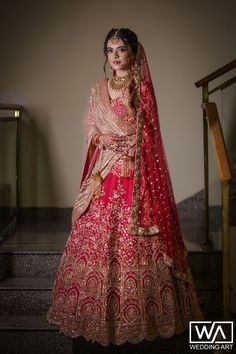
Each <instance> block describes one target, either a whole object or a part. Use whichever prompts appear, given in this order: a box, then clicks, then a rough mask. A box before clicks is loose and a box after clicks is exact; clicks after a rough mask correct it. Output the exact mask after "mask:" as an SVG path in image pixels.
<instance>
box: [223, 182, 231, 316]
mask: <svg viewBox="0 0 236 354" xmlns="http://www.w3.org/2000/svg"><path fill="white" fill-rule="evenodd" d="M222 217H223V230H222V245H223V318H224V319H225V320H227V319H229V318H230V316H231V313H230V311H231V310H230V309H231V285H230V229H229V184H228V183H222Z"/></svg>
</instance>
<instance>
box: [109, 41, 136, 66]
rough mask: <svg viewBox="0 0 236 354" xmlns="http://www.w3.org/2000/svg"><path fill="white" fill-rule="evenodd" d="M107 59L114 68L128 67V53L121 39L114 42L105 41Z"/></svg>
mask: <svg viewBox="0 0 236 354" xmlns="http://www.w3.org/2000/svg"><path fill="white" fill-rule="evenodd" d="M107 59H108V62H109V64H110V66H111V67H112V69H115V70H127V69H129V67H130V53H129V50H128V48H127V47H126V46H125V44H124V42H123V40H122V39H119V41H118V42H117V43H116V44H114V43H112V42H111V41H110V40H109V41H108V43H107Z"/></svg>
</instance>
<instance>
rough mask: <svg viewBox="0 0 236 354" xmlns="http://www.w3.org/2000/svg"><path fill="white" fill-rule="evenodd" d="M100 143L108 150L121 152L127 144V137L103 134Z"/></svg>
mask: <svg viewBox="0 0 236 354" xmlns="http://www.w3.org/2000/svg"><path fill="white" fill-rule="evenodd" d="M98 141H99V144H101V145H103V146H104V147H105V148H106V149H109V150H113V151H116V152H121V151H122V149H123V146H124V143H125V137H124V136H119V135H117V134H101V135H100V136H99V139H98Z"/></svg>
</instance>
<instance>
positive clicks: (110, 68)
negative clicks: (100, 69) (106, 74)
mask: <svg viewBox="0 0 236 354" xmlns="http://www.w3.org/2000/svg"><path fill="white" fill-rule="evenodd" d="M109 71H110V73H112V71H113V69H112V67H111V66H110V65H109Z"/></svg>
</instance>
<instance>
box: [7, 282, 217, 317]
mask: <svg viewBox="0 0 236 354" xmlns="http://www.w3.org/2000/svg"><path fill="white" fill-rule="evenodd" d="M53 280H54V279H53V278H36V277H34V278H22V277H14V278H13V277H11V278H5V279H2V280H0V303H1V304H2V305H1V306H0V315H2V316H4V315H5V316H6V315H8V316H12V315H31V316H33V315H44V316H45V315H46V312H47V310H48V309H49V306H50V304H51V295H52V285H53ZM195 285H196V288H197V292H198V296H199V300H200V303H201V307H202V309H203V312H204V313H205V315H206V317H207V318H209V319H210V318H214V319H216V318H220V313H221V310H222V309H221V308H220V306H219V304H220V303H221V302H222V300H221V292H220V289H219V285H218V283H217V281H216V280H215V279H196V280H195Z"/></svg>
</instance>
